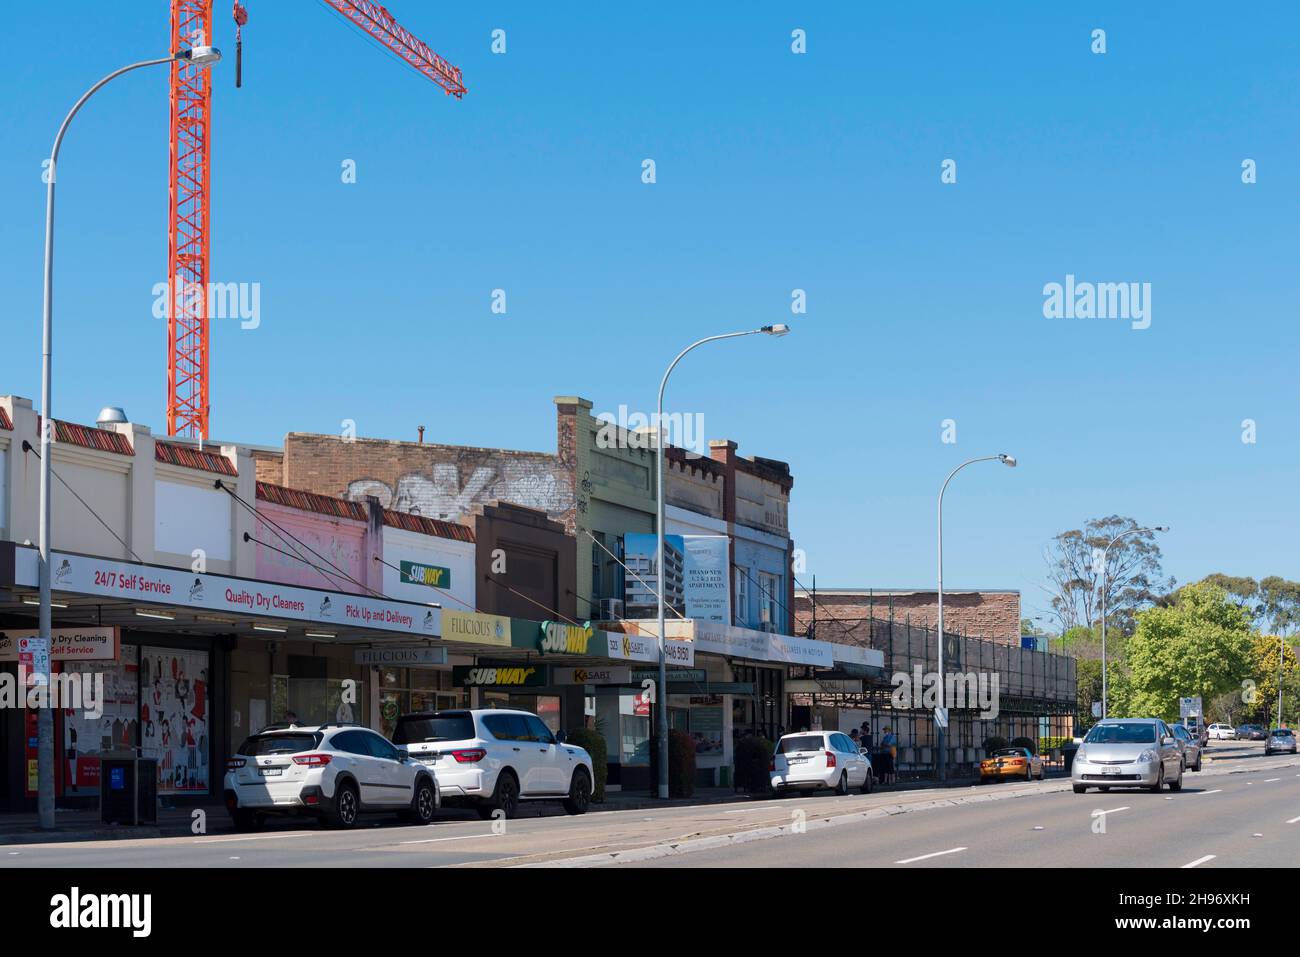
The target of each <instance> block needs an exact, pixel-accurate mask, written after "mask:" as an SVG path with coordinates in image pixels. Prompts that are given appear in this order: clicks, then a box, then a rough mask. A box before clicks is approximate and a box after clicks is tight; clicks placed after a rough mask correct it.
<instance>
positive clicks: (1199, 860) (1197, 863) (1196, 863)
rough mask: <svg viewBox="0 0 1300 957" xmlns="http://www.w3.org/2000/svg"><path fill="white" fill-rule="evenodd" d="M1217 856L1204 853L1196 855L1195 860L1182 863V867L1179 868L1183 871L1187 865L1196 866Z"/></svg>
mask: <svg viewBox="0 0 1300 957" xmlns="http://www.w3.org/2000/svg"><path fill="white" fill-rule="evenodd" d="M1217 856H1218V855H1217V854H1206V855H1205V856H1204V857H1198V858H1197V859H1196V860H1194V861H1192V862H1191V863H1189V864H1184V865H1183V866H1182V867H1180V868H1179V870H1183V871H1185V870H1187V868H1189V867H1196V866H1198V865H1200V864H1204V863H1205V862H1206V861H1212V860H1214V859H1215V858H1216V857H1217Z"/></svg>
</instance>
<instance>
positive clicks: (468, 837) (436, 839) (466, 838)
mask: <svg viewBox="0 0 1300 957" xmlns="http://www.w3.org/2000/svg"><path fill="white" fill-rule="evenodd" d="M496 836H497V835H495V834H462V835H461V836H460V837H430V838H427V839H425V840H423V841H402V842H401V843H403V844H441V843H442V842H443V841H472V840H474V839H475V838H480V837H496Z"/></svg>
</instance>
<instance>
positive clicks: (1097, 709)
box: [1092, 701, 1101, 718]
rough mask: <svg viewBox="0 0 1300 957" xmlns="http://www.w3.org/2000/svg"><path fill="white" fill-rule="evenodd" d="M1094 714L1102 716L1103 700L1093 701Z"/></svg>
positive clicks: (1095, 716) (1097, 716) (1098, 716)
mask: <svg viewBox="0 0 1300 957" xmlns="http://www.w3.org/2000/svg"><path fill="white" fill-rule="evenodd" d="M1092 716H1093V717H1094V718H1100V717H1101V702H1100V701H1094V702H1093V703H1092Z"/></svg>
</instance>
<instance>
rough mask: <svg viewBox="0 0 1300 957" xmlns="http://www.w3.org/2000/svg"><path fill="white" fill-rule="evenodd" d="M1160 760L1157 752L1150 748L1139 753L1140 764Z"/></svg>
mask: <svg viewBox="0 0 1300 957" xmlns="http://www.w3.org/2000/svg"><path fill="white" fill-rule="evenodd" d="M1156 760H1158V758H1157V756H1156V753H1155V752H1154V751H1152V750H1151V749H1150V748H1148V749H1147V750H1145V751H1143V752H1142V753H1141V754H1139V755H1138V764H1150V763H1152V762H1154V761H1156Z"/></svg>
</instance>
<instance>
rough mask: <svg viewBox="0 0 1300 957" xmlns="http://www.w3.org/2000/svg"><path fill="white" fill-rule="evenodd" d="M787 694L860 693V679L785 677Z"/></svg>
mask: <svg viewBox="0 0 1300 957" xmlns="http://www.w3.org/2000/svg"><path fill="white" fill-rule="evenodd" d="M785 690H786V692H787V693H788V694H862V681H861V679H854V678H787V679H786V681H785Z"/></svg>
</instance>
